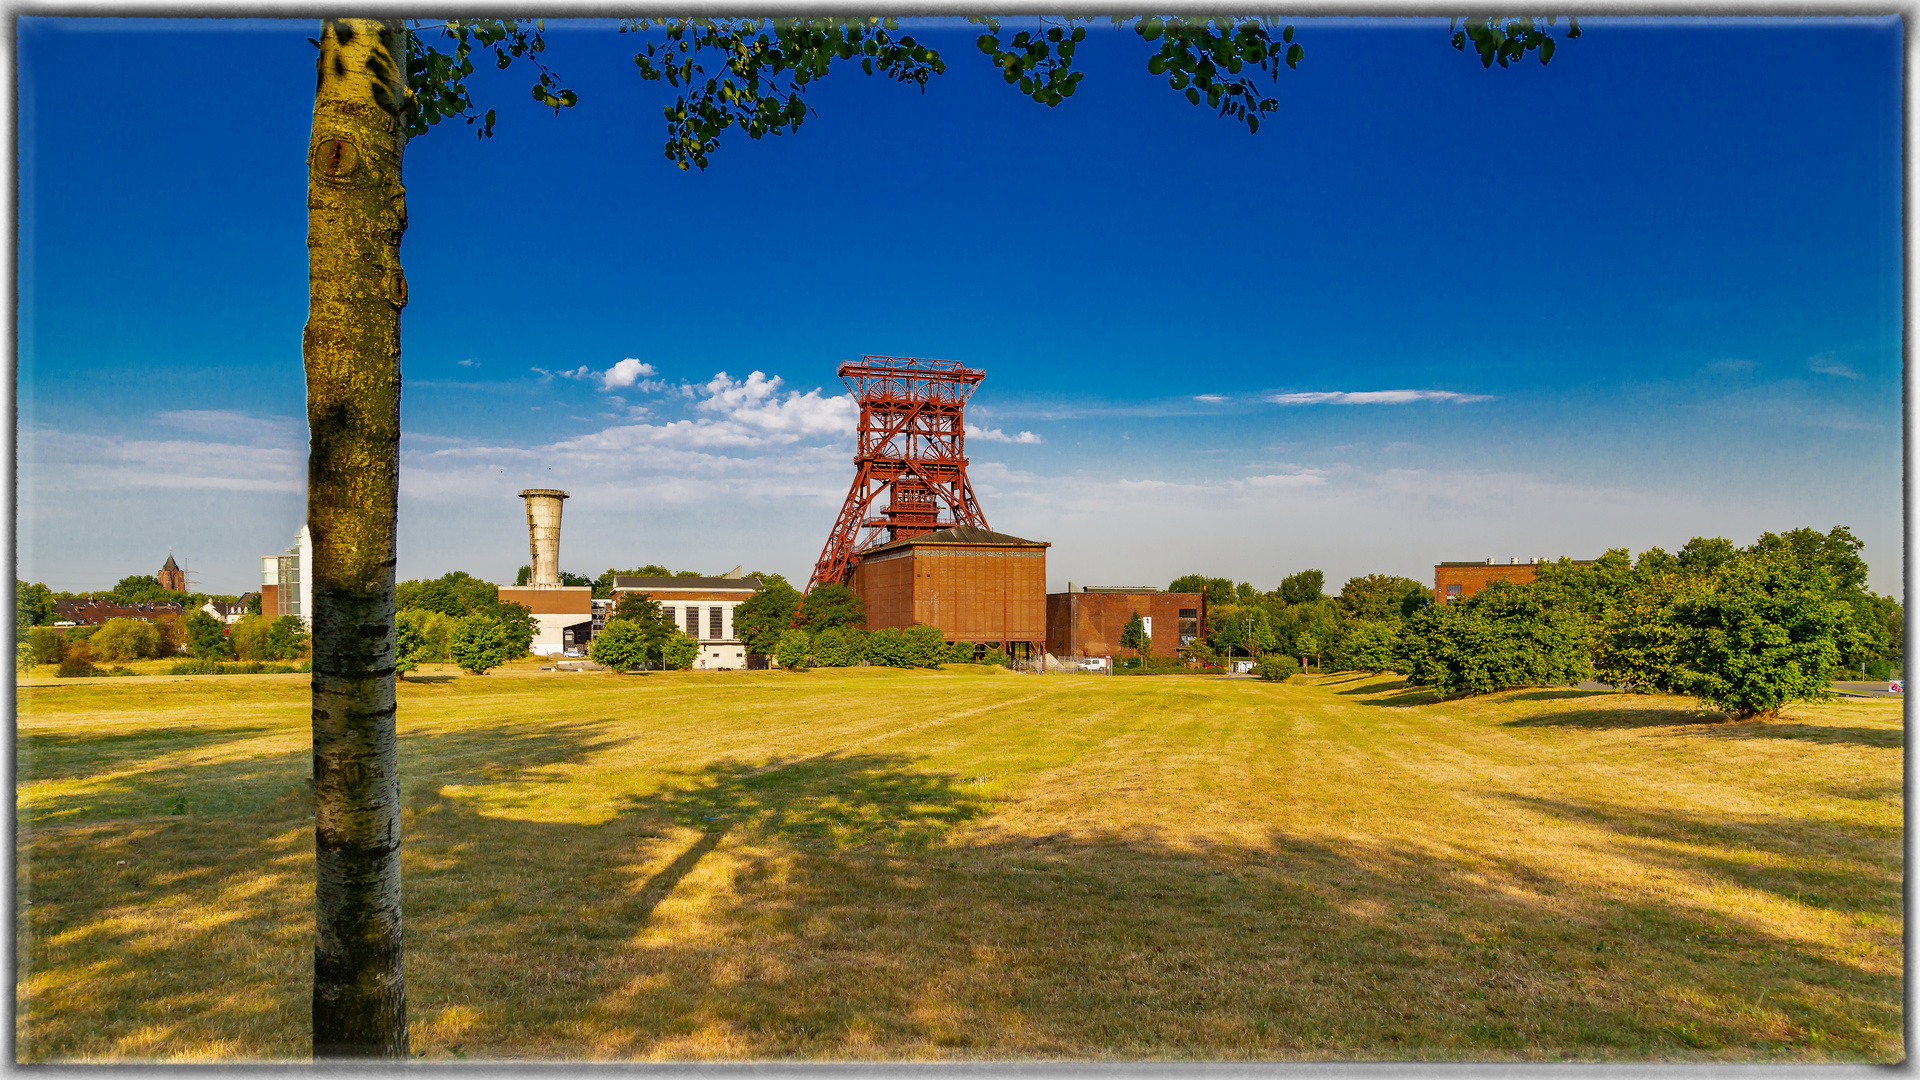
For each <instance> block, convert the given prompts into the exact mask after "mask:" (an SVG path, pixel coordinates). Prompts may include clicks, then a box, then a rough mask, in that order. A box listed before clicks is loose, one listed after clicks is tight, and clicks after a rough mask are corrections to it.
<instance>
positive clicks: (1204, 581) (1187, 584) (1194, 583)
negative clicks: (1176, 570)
mask: <svg viewBox="0 0 1920 1080" xmlns="http://www.w3.org/2000/svg"><path fill="white" fill-rule="evenodd" d="M1167 591H1168V592H1185V593H1202V594H1204V595H1205V596H1206V598H1207V606H1208V607H1210V608H1214V607H1219V606H1220V605H1222V604H1230V603H1232V602H1233V579H1232V578H1223V577H1207V576H1206V575H1204V574H1183V575H1181V576H1180V577H1177V578H1174V579H1173V582H1172V583H1171V584H1169V585H1168V586H1167Z"/></svg>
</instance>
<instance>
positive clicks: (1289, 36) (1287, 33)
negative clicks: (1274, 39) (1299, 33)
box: [1280, 26, 1293, 43]
mask: <svg viewBox="0 0 1920 1080" xmlns="http://www.w3.org/2000/svg"><path fill="white" fill-rule="evenodd" d="M1280 40H1281V41H1285V42H1288V43H1291V42H1292V41H1293V27H1291V26H1289V27H1287V28H1286V29H1285V30H1282V31H1280Z"/></svg>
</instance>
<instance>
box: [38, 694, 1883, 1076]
mask: <svg viewBox="0 0 1920 1080" xmlns="http://www.w3.org/2000/svg"><path fill="white" fill-rule="evenodd" d="M437 674H439V673H429V675H430V676H431V675H437ZM288 680H294V681H293V682H289V681H288ZM304 695H305V686H304V677H303V676H225V677H209V678H203V679H200V680H172V681H168V682H165V683H161V682H160V681H158V680H156V681H155V682H154V683H153V684H150V685H147V686H141V685H139V684H138V683H137V682H135V681H134V680H126V681H121V682H117V683H116V681H114V680H88V681H87V683H86V684H85V685H66V686H58V687H46V688H43V687H40V686H35V685H31V684H29V685H26V686H23V687H22V688H21V690H20V692H19V697H18V702H19V733H20V734H19V746H20V748H21V755H20V762H21V765H20V772H19V783H18V785H17V789H16V790H17V792H18V794H17V800H18V803H17V805H18V806H19V807H20V808H21V813H20V834H19V837H18V840H17V851H18V852H19V853H20V858H19V859H18V861H17V864H16V865H17V867H18V870H17V873H18V875H19V877H18V879H17V886H18V887H17V890H16V891H17V895H18V899H19V903H20V907H19V908H18V909H17V912H16V932H17V937H16V948H17V953H16V955H18V956H19V957H20V958H21V966H20V971H19V982H18V984H17V988H16V990H17V1000H18V1002H19V1010H18V1013H17V1018H16V1029H15V1033H16V1045H17V1046H18V1047H19V1050H18V1053H19V1055H20V1056H21V1058H22V1060H31V1061H50V1060H125V1059H128V1058H153V1059H166V1060H209V1059H231V1058H283V1057H298V1056H301V1055H303V1054H304V1053H305V1052H306V1046H305V1041H304V1034H303V1032H304V1025H305V1008H306V995H307V993H308V989H307V982H306V980H307V977H308V976H307V969H308V966H309V963H310V961H309V957H310V950H311V943H310V937H309V935H310V932H311V931H310V923H311V888H312V885H311V874H312V855H311V845H312V834H311V824H310V819H308V818H307V816H306V814H305V800H306V798H307V795H306V789H305V777H306V776H307V765H308V747H307V742H306V739H307V734H306V732H307V726H308V718H307V715H306V703H305V697H304ZM400 695H401V710H400V727H401V734H402V738H401V753H402V767H403V775H404V790H403V797H404V798H405V800H406V810H405V814H404V819H403V820H404V827H405V829H406V839H407V844H408V848H407V852H406V869H405V874H406V890H407V892H406V905H407V913H408V931H407V932H408V948H409V996H410V1004H411V1008H412V1015H413V1018H414V1045H415V1047H416V1049H417V1050H418V1051H419V1052H420V1053H422V1054H423V1055H424V1056H426V1057H429V1058H435V1059H445V1058H461V1057H465V1058H468V1059H478V1058H483V1057H515V1058H585V1059H592V1058H610V1059H658V1058H754V1059H758V1058H772V1057H784V1058H796V1059H834V1060H840V1059H848V1058H872V1059H942V1058H944V1059H968V1058H992V1059H1000V1058H1009V1057H1013V1058H1022V1057H1038V1058H1049V1057H1055V1058H1094V1059H1112V1058H1151V1059H1189V1058H1191V1059H1276V1058H1278V1059H1287V1058H1299V1059H1324V1058H1329V1057H1334V1058H1356V1059H1370V1058H1389V1059H1403V1058H1443V1059H1444V1058H1463V1059H1474V1060H1482V1059H1528V1060H1542V1059H1551V1058H1574V1059H1592V1060H1644V1059H1703V1060H1706V1059H1711V1060H1803V1061H1823V1060H1864V1061H1890V1060H1898V1059H1900V1058H1901V1057H1902V1056H1903V1054H1904V1047H1903V1045H1902V1039H1901V1023H1902V1017H1901V1001H1902V988H1903V984H1902V971H1901V966H1900V959H1901V953H1900V948H1901V938H1902V934H1903V930H1904V927H1903V922H1902V915H1901V909H1900V906H1899V904H1900V900H1899V898H1900V890H1901V873H1902V871H1903V866H1902V862H1901V860H1902V857H1903V853H1902V848H1901V832H1900V828H1901V821H1902V820H1903V818H1902V812H1903V808H1902V806H1901V800H1902V797H1903V792H1902V788H1901V768H1900V765H1901V763H1900V756H1901V752H1902V751H1901V748H1902V745H1903V742H1904V729H1903V727H1902V724H1901V717H1900V712H1899V706H1898V703H1882V702H1844V703H1838V704H1832V705H1820V706H1807V707H1801V708H1796V709H1794V710H1791V711H1790V712H1789V713H1788V715H1787V716H1786V717H1785V718H1783V719H1782V720H1780V721H1778V722H1774V723H1766V724H1740V725H1727V724H1716V723H1701V722H1699V721H1700V720H1701V719H1702V718H1700V717H1697V716H1695V715H1694V714H1693V713H1692V712H1691V711H1690V709H1689V707H1688V705H1687V704H1686V703H1685V702H1679V701H1674V700H1670V699H1657V698H1653V699H1650V698H1633V697H1630V696H1626V695H1611V694H1604V695H1596V694H1585V693H1581V692H1573V693H1567V692H1564V691H1547V692H1541V691H1520V692H1513V693H1509V694H1502V695H1494V696H1491V697H1489V698H1484V699H1473V700H1468V701H1454V702H1434V701H1432V700H1431V699H1430V698H1429V697H1427V696H1425V695H1422V694H1420V693H1418V692H1413V691H1409V690H1408V689H1407V688H1405V687H1403V686H1400V685H1398V684H1397V683H1396V682H1395V681H1393V680H1391V679H1356V678H1353V677H1333V678H1328V679H1325V680H1315V681H1304V680H1295V681H1292V682H1289V683H1286V684H1280V685H1272V684H1262V683H1257V682H1251V681H1247V680H1204V679H1191V678H1165V679H1153V678H1129V679H1120V678H1112V679H1107V678H1097V677H1080V676H1046V677H1034V676H1015V675H1011V674H995V673H991V672H986V671H982V670H980V669H954V670H951V671H943V672H895V671H875V670H864V671H841V672H812V673H808V674H806V675H800V676H795V675H790V674H786V673H778V672H772V673H745V672H742V673H687V674H664V675H663V674H658V673H656V674H653V675H648V676H632V677H614V676H605V675H558V674H540V673H535V672H530V671H525V670H522V671H509V672H504V673H498V674H495V675H489V676H486V677H483V678H457V679H449V680H446V681H421V682H408V683H405V684H403V685H402V687H401V690H400ZM175 795H180V796H184V797H185V798H186V799H187V802H188V805H189V806H190V807H191V812H190V813H186V814H181V815H177V816H176V815H169V814H167V813H166V807H167V805H168V803H167V800H168V799H170V798H172V797H173V796H175Z"/></svg>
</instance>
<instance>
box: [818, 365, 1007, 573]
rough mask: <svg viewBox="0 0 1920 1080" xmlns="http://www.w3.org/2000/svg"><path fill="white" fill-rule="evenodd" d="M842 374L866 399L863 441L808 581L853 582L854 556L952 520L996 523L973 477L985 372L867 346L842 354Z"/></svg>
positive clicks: (862, 412) (857, 397) (857, 394)
mask: <svg viewBox="0 0 1920 1080" xmlns="http://www.w3.org/2000/svg"><path fill="white" fill-rule="evenodd" d="M839 374H840V378H841V380H842V381H844V382H845V383H846V384H847V388H848V389H850V390H852V391H853V396H854V399H855V400H857V401H859V402H860V445H859V448H858V449H857V450H856V451H855V452H854V458H853V464H854V474H853V487H852V488H851V489H850V490H849V491H848V492H847V501H846V503H845V505H843V506H842V507H841V508H840V517H839V519H838V520H836V521H835V522H834V523H833V532H831V533H830V534H828V536H827V546H826V547H825V548H824V549H822V550H821V552H820V561H819V562H817V563H815V564H814V567H813V577H812V578H811V579H810V580H809V581H808V582H807V588H808V589H809V590H811V589H812V588H813V587H814V586H815V585H837V584H840V583H842V582H845V581H846V579H847V576H848V575H849V574H850V573H852V572H853V563H854V557H855V556H856V555H858V554H859V553H860V552H862V551H865V550H867V549H868V548H871V547H874V546H876V545H879V544H885V543H890V542H892V541H894V540H904V539H907V538H909V537H914V536H919V535H921V534H923V533H930V532H933V531H934V530H935V529H944V528H947V527H948V526H952V525H977V526H979V527H980V528H982V529H984V528H987V527H988V526H987V516H986V514H984V513H982V512H981V510H980V504H979V503H978V502H975V501H974V498H973V485H972V484H971V483H969V482H968V481H967V456H966V438H967V425H966V416H965V411H966V405H967V399H968V398H969V397H971V396H973V388H974V387H975V386H977V385H979V383H980V380H981V379H984V378H986V373H985V372H983V371H974V370H972V369H970V368H964V367H961V366H960V365H959V364H958V363H957V362H955V361H952V360H921V359H915V358H913V357H905V356H862V357H861V358H860V359H859V360H858V361H853V362H849V363H845V364H841V365H840V372H839ZM882 492H885V493H886V494H887V501H886V503H885V506H884V508H880V506H879V501H878V500H879V498H880V495H881V493H882ZM943 507H944V509H945V510H946V511H947V513H948V516H947V517H945V518H942V517H941V510H942V509H943ZM876 509H878V513H877V514H876V513H875V510H876Z"/></svg>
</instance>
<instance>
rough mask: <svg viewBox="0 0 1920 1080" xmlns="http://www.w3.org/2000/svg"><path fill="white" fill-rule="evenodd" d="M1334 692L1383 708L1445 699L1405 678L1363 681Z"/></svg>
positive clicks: (1434, 691) (1363, 703)
mask: <svg viewBox="0 0 1920 1080" xmlns="http://www.w3.org/2000/svg"><path fill="white" fill-rule="evenodd" d="M1334 693H1337V694H1339V695H1341V696H1342V697H1358V698H1361V699H1363V700H1361V701H1360V702H1359V704H1361V705H1377V706H1383V707H1385V708H1390V709H1391V708H1401V707H1404V706H1408V705H1432V704H1435V703H1437V702H1440V701H1444V700H1446V695H1444V694H1442V693H1440V692H1439V691H1438V690H1435V689H1433V688H1432V687H1427V686H1419V685H1416V684H1414V683H1413V682H1411V681H1410V680H1407V679H1400V680H1397V681H1395V682H1389V683H1364V684H1362V685H1359V686H1354V687H1350V688H1348V689H1346V690H1336V691H1334Z"/></svg>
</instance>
